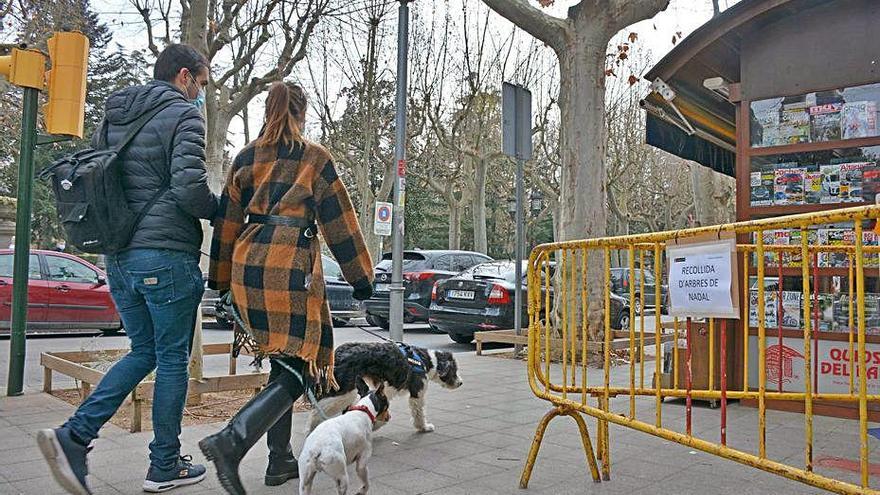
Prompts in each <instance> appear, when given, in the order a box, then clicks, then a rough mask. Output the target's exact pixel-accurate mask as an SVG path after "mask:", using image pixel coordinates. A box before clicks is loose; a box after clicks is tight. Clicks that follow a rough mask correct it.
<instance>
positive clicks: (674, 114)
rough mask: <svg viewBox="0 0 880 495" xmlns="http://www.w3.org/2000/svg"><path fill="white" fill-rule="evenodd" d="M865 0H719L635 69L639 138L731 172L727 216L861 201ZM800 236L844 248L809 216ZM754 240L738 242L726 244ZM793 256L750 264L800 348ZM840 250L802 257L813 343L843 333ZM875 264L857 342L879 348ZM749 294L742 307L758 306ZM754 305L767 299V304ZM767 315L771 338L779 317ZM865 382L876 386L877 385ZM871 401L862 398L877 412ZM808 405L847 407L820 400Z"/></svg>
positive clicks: (878, 182) (866, 118) (866, 192)
mask: <svg viewBox="0 0 880 495" xmlns="http://www.w3.org/2000/svg"><path fill="white" fill-rule="evenodd" d="M876 7H877V4H876V2H875V1H873V0H774V1H772V2H770V1H766V0H742V1H741V2H739V3H737V4H735V5H733V6H731V7H730V8H729V9H727V10H726V11H725V12H724V13H722V14H721V15H719V16H717V17H715V18H713V19H712V20H711V21H709V22H707V23H706V24H705V25H703V26H701V27H700V28H698V29H697V30H696V31H694V32H693V33H692V34H691V35H690V36H688V37H687V38H685V39H684V40H682V41H681V42H680V43H679V44H678V45H677V46H676V47H675V48H674V49H673V50H672V51H671V52H670V53H669V54H668V55H666V56H665V57H664V58H663V60H661V61H660V62H659V63H658V64H657V65H656V66H655V67H653V68H652V69H651V70H650V71H649V72H648V73H647V74H646V78H647V79H648V80H650V81H651V82H652V83H653V85H652V89H654V91H653V92H652V93H651V94H650V95H648V96H647V97H646V98H645V99H644V101H643V102H642V103H643V106H644V107H645V108H646V110H647V111H648V117H647V124H646V126H647V133H646V138H647V142H648V143H649V144H651V145H653V146H656V147H658V148H660V149H663V150H666V151H668V152H670V153H673V154H676V155H678V156H681V157H683V158H686V159H689V160H693V161H696V162H698V163H700V164H702V165H704V166H707V167H710V168H712V169H714V170H715V171H717V172H720V173H723V174H727V175H730V176H733V177H735V179H736V219H737V220H738V221H748V220H757V219H761V218H767V217H773V216H780V215H789V214H798V213H810V212H819V211H825V210H829V209H835V208H844V207H852V206H859V205H864V204H873V203H874V202H875V201H876V197H877V196H878V193H880V167H878V165H880V113H878V110H880V68H878V67H880V66H878V63H880V62H878V60H877V53H880V37H877V36H875V35H874V34H872V33H873V32H874V31H875V26H876V25H878V23H880V9H877V8H876ZM863 228H864V231H865V232H866V234H865V237H864V238H863V242H864V244H866V245H877V243H878V239H877V234H876V232H875V229H874V226H873V225H863ZM800 235H801V232H800V230H797V231H794V232H791V231H772V232H765V233H764V235H763V238H762V239H761V240H762V242H763V243H764V244H765V245H780V244H782V245H785V244H788V245H791V244H796V245H799V244H800V242H801V240H800ZM807 235H808V236H810V237H809V241H810V244H812V245H823V244H824V245H830V246H835V245H846V244H854V228H853V226H852V225H845V224H840V225H827V226H821V227H819V228H817V229H815V230H813V231H809V232H808V233H807ZM756 241H757V239H754V238H749V237H748V236H741V237H739V238H738V239H737V243H738V244H753V243H755V242H756ZM794 256H795V255H794V254H792V251H788V254H784V253H782V252H781V250H780V251H774V252H772V253H771V254H769V255H768V256H767V257H766V258H765V260H761V262H763V263H764V267H765V275H766V278H765V284H771V285H774V287H775V288H777V290H772V291H767V292H769V293H772V294H774V296H775V297H776V298H778V301H777V302H776V303H775V304H776V305H777V307H776V308H774V309H777V310H778V309H779V307H780V306H781V307H782V314H781V320H782V326H783V331H782V334H783V337H784V338H786V339H791V341H790V344H791V347H793V348H797V347H798V346H800V347H801V348H802V347H803V341H802V340H801V341H800V342H796V340H797V339H803V338H804V335H803V327H802V322H800V321H798V320H797V319H796V318H793V316H794V315H799V317H800V318H802V317H803V316H802V314H801V313H802V311H800V308H802V306H801V304H802V303H801V301H799V300H798V297H800V295H799V294H800V292H801V290H802V287H803V273H802V270H801V268H800V267H797V268H796V267H795V261H797V260H796V259H795V258H794ZM848 257H849V255H847V254H843V255H842V256H841V255H834V254H831V253H825V254H820V255H817V256H816V257H815V258H814V260H813V264H815V265H816V266H815V267H813V268H812V269H811V275H812V276H811V280H810V282H811V288H812V287H813V286H818V292H819V294H818V300H819V301H820V305H821V307H822V308H823V309H827V311H823V312H822V315H821V320H820V324H819V328H818V329H817V331H816V333H815V335H814V341H815V342H816V343H817V344H816V345H817V346H818V348H819V349H820V350H822V349H824V350H826V351H827V350H828V349H831V348H833V347H834V346H836V345H838V344H841V343H843V342H846V341H848V340H849V324H848V320H849V318H848V316H849V315H848V314H847V312H848V311H849V310H848V306H849V305H848V304H847V302H848V301H847V300H846V297H847V295H848V292H849V290H848V289H849V287H848V284H849V280H848V279H849V277H848V275H849V267H848V263H849V259H848ZM756 258H757V257H756V256H755V255H751V256H749V257H746V258H741V259H740V260H739V265H740V266H739V269H740V277H741V278H740V280H743V277H745V276H746V275H751V276H753V277H755V276H756V275H757V273H756V272H757V269H756V267H757V264H756V263H757V262H758V261H759V260H757V259H756ZM878 265H880V260H878V259H877V257H876V256H872V255H868V256H866V257H865V267H866V268H865V282H866V293H867V294H866V296H867V297H866V298H865V301H866V304H867V306H868V308H866V311H865V313H866V315H865V316H866V320H867V323H868V325H867V327H868V332H867V333H868V335H867V339H866V340H867V343H868V346H869V349H868V350H869V351H872V352H874V351H877V350H880V307H878V304H880V302H878V300H880V266H878ZM780 279H781V282H780ZM814 281H815V282H814ZM752 284H755V285H752ZM756 284H757V280H756V277H755V278H754V279H752V280H750V284H749V285H750V287H755V288H756V287H757V285H756ZM780 285H781V288H782V294H781V297H780V294H779V290H778V288H779V286H780ZM756 292H757V291H755V294H754V295H753V297H754V299H755V300H754V301H748V303H750V304H749V305H750V307H751V306H756V305H757V304H759V302H758V301H757V295H756ZM814 298H815V296H814ZM750 299H752V298H751V297H750ZM752 302H754V305H752V304H751V303H752ZM760 303H762V304H765V307H767V306H766V305H767V304H768V301H766V300H765V301H763V302H760ZM786 310H788V311H786ZM768 313H769V312H768ZM786 315H788V316H786ZM789 316H790V317H792V318H789ZM744 320H745V319H743V320H739V321H738V322H737V334H738V335H739V336H740V337H745V335H746V333H747V334H748V335H749V339H755V341H756V340H757V329H756V328H754V326H755V321H744ZM749 320H753V319H752V318H750V319H749ZM772 325H773V329H772V334H773V335H774V337H775V336H776V334H777V325H778V321H777V322H772ZM765 326H766V327H767V328H769V327H770V326H771V322H766V321H765ZM769 334H770V332H768V335H769ZM737 340H738V341H739V342H740V344H739V346H740V347H739V348H738V349H737V352H736V353H735V354H736V355H740V356H741V355H742V350H743V348H742V344H741V342H742V341H743V340H744V339H742V338H739V339H737ZM785 345H786V346H788V345H789V344H788V343H787V344H785ZM754 348H755V346H752V345H751V344H750V349H754ZM872 348H873V349H872ZM779 352H780V355H779V356H777V358H778V359H784V358H785V356H784V355H782V350H780V351H779ZM814 354H818V353H814ZM816 359H818V358H816ZM756 363H757V360H750V363H749V365H750V370H749V371H748V373H745V372H743V371H742V363H734V368H735V369H737V370H739V371H738V372H737V376H735V377H733V381H734V382H735V383H737V384H738V385H739V386H742V385H743V383H744V382H746V383H751V382H752V380H750V378H751V377H752V375H755V374H756V373H757V367H756V366H755V364H756ZM752 367H754V369H751V368H752ZM814 368H817V367H816V366H814ZM847 381H848V380H847ZM869 386H870V387H876V381H872V382H870V383H869ZM820 391H822V390H820ZM825 391H827V392H831V391H830V390H825ZM847 391H848V390H840V392H843V393H846V392H847ZM779 406H780V407H782V408H790V407H797V406H795V405H794V404H793V403H787V404H784V405H783V404H779ZM878 406H880V404H875V403H872V404H871V405H870V408H872V409H877V410H875V411H872V416H873V415H877V417H878V418H880V407H878ZM816 413H818V414H830V415H834V416H848V417H853V416H856V415H857V411H855V410H852V409H849V408H848V407H846V406H845V405H842V404H828V403H826V404H823V405H822V406H819V407H817V410H816Z"/></svg>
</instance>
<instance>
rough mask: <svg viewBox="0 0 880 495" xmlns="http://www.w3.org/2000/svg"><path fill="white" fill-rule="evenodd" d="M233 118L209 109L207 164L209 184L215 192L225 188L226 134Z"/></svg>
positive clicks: (207, 118)
mask: <svg viewBox="0 0 880 495" xmlns="http://www.w3.org/2000/svg"><path fill="white" fill-rule="evenodd" d="M231 119H232V116H231V115H226V113H225V112H220V111H214V112H211V111H209V112H208V114H207V116H206V118H205V124H206V127H207V129H206V131H205V132H206V136H205V138H206V139H205V140H206V146H205V166H206V168H207V170H208V184H209V185H210V186H211V190H212V191H214V192H215V193H219V192H220V191H222V190H223V185H224V183H225V180H226V176H225V174H224V171H225V169H226V149H225V148H226V135H227V133H228V132H229V122H230V120H231Z"/></svg>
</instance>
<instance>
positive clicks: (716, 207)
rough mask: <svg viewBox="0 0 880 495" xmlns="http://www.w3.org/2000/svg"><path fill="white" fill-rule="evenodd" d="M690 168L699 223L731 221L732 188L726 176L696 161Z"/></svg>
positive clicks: (713, 223)
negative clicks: (726, 180)
mask: <svg viewBox="0 0 880 495" xmlns="http://www.w3.org/2000/svg"><path fill="white" fill-rule="evenodd" d="M690 169H691V184H692V186H693V194H694V217H695V218H696V221H697V225H702V226H707V225H717V224H720V223H725V222H729V221H730V220H731V219H732V215H731V213H732V212H731V210H730V204H729V203H730V193H731V189H730V186H729V185H728V184H726V183H725V177H723V176H721V174H719V173H718V172H715V171H714V170H712V169H710V168H707V167H704V166H702V165H698V164H696V163H691V164H690Z"/></svg>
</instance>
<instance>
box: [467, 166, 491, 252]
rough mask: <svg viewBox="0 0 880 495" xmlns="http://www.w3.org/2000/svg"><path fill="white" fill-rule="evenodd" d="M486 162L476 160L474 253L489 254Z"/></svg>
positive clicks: (473, 209)
mask: <svg viewBox="0 0 880 495" xmlns="http://www.w3.org/2000/svg"><path fill="white" fill-rule="evenodd" d="M487 165H488V164H487V163H486V160H484V159H482V158H479V159H474V195H473V198H472V201H471V209H472V211H473V214H474V251H478V252H480V253H488V252H489V238H488V234H487V232H486V172H487V168H488V166H487Z"/></svg>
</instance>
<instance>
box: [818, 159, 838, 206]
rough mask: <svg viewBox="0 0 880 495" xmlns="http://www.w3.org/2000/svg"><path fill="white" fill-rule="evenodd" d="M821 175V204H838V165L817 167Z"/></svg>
mask: <svg viewBox="0 0 880 495" xmlns="http://www.w3.org/2000/svg"><path fill="white" fill-rule="evenodd" d="M819 170H820V171H821V173H822V197H821V199H820V202H821V203H823V204H831V203H840V202H841V199H840V165H822V166H821V167H819Z"/></svg>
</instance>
